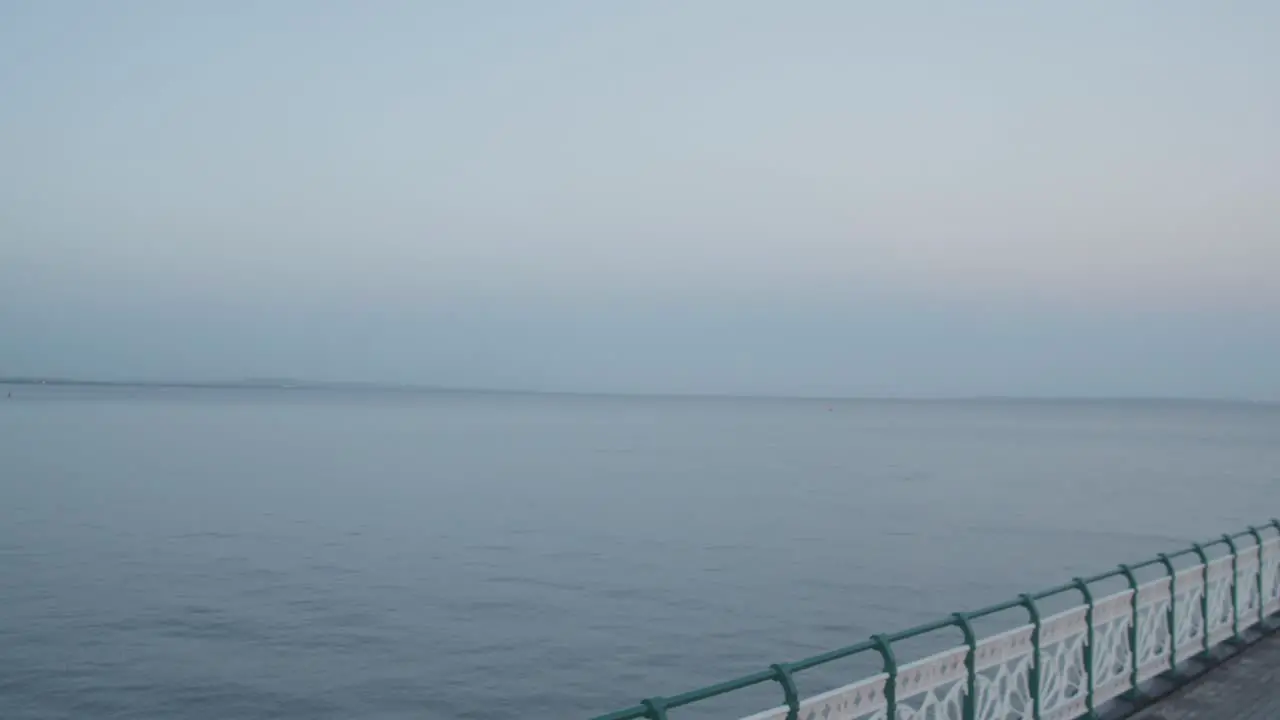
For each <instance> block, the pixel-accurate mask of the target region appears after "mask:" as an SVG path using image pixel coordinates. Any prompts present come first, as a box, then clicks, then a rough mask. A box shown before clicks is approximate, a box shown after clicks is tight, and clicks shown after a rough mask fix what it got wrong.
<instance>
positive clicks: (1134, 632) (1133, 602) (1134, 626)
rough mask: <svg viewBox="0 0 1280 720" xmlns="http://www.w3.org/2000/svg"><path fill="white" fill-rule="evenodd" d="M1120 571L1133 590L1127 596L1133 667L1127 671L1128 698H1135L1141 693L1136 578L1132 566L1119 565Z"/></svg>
mask: <svg viewBox="0 0 1280 720" xmlns="http://www.w3.org/2000/svg"><path fill="white" fill-rule="evenodd" d="M1120 572H1122V573H1124V577H1125V579H1126V580H1128V581H1129V589H1130V590H1132V591H1133V595H1132V596H1131V597H1130V598H1129V607H1130V608H1131V611H1132V613H1133V619H1132V620H1131V621H1130V622H1129V655H1130V657H1131V659H1132V660H1133V663H1132V664H1133V667H1132V668H1131V669H1130V673H1129V684H1130V685H1132V686H1133V689H1132V690H1130V691H1129V697H1130V698H1136V697H1138V696H1139V695H1140V694H1141V693H1139V692H1138V578H1137V577H1136V576H1134V574H1133V568H1131V567H1129V566H1128V565H1121V566H1120Z"/></svg>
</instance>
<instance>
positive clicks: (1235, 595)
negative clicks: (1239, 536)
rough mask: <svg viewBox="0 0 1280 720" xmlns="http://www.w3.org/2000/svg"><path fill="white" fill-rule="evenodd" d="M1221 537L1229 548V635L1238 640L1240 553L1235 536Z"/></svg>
mask: <svg viewBox="0 0 1280 720" xmlns="http://www.w3.org/2000/svg"><path fill="white" fill-rule="evenodd" d="M1222 539H1223V541H1224V542H1226V543H1227V547H1229V548H1231V637H1232V639H1233V640H1234V641H1235V642H1240V553H1239V552H1237V551H1236V541H1235V538H1233V537H1231V536H1230V535H1223V536H1222Z"/></svg>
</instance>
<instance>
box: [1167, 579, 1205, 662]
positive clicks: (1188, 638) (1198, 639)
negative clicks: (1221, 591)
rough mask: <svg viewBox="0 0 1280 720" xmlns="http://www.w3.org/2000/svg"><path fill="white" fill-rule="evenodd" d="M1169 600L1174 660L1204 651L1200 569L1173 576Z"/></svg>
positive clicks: (1202, 587) (1202, 585)
mask: <svg viewBox="0 0 1280 720" xmlns="http://www.w3.org/2000/svg"><path fill="white" fill-rule="evenodd" d="M1174 589H1175V591H1176V593H1177V594H1176V595H1175V596H1174V599H1173V617H1174V625H1175V627H1174V633H1173V637H1174V646H1175V647H1177V648H1178V657H1179V658H1183V659H1185V658H1187V657H1190V656H1191V655H1194V654H1196V653H1198V652H1200V651H1201V650H1203V649H1204V610H1203V608H1202V607H1201V603H1202V602H1203V600H1204V566H1203V565H1196V566H1194V567H1189V568H1187V569H1186V570H1183V571H1181V572H1179V573H1178V574H1177V577H1176V582H1174Z"/></svg>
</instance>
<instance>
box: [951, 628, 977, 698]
mask: <svg viewBox="0 0 1280 720" xmlns="http://www.w3.org/2000/svg"><path fill="white" fill-rule="evenodd" d="M951 617H953V618H955V619H956V625H957V626H958V627H959V628H960V632H962V633H964V644H965V645H968V646H969V653H968V654H967V655H965V659H964V667H965V670H966V671H967V675H968V681H967V682H968V690H967V691H966V693H965V698H964V720H975V718H977V716H978V637H977V635H975V634H974V632H973V625H972V624H971V623H970V622H969V616H968V614H966V613H953V614H952V615H951Z"/></svg>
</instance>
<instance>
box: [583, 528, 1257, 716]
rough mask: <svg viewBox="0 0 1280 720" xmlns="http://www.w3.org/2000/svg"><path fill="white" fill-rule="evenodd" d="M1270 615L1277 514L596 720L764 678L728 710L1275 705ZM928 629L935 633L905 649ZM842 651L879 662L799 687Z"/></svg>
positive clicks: (673, 705)
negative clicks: (746, 701) (836, 681)
mask: <svg viewBox="0 0 1280 720" xmlns="http://www.w3.org/2000/svg"><path fill="white" fill-rule="evenodd" d="M1278 626H1280V520H1273V521H1271V523H1270V524H1268V525H1263V526H1256V527H1250V528H1248V529H1247V530H1245V531H1243V532H1238V533H1235V534H1227V535H1222V536H1220V537H1218V538H1215V539H1213V540H1211V541H1209V542H1204V543H1195V544H1193V545H1191V546H1189V547H1186V548H1183V549H1180V550H1177V551H1175V552H1170V553H1167V554H1161V555H1159V556H1157V557H1155V558H1149V559H1147V560H1145V561H1143V562H1139V563H1134V564H1125V565H1119V566H1117V567H1116V569H1114V570H1111V571H1108V572H1103V573H1099V574H1097V575H1094V576H1091V577H1084V578H1075V579H1073V580H1071V581H1070V582H1066V583H1064V584H1062V585H1059V586H1057V587H1053V588H1049V589H1047V590H1043V591H1040V592H1037V593H1026V594H1023V595H1021V596H1019V597H1017V598H1014V599H1010V600H1008V601H1006V602H1003V603H999V604H996V605H992V606H990V607H986V608H982V609H979V610H975V611H971V612H957V613H954V614H953V615H951V616H949V617H946V618H941V619H939V620H937V621H934V622H932V623H927V624H925V625H921V626H919V627H916V628H912V629H909V630H905V631H901V632H896V633H889V634H880V635H874V636H872V637H871V638H868V639H867V640H865V641H863V642H860V643H857V644H854V645H850V646H847V647H843V648H838V649H835V650H831V651H829V652H826V653H822V654H820V655H815V656H813V657H809V658H805V659H802V660H798V661H794V662H781V663H774V664H771V665H768V666H767V667H766V668H764V669H762V670H760V671H759V672H756V673H753V674H751V675H746V676H743V677H740V678H736V679H733V680H728V681H726V682H722V683H718V684H716V685H711V686H707V687H704V688H699V689H696V690H691V691H689V692H685V693H681V694H679V695H673V696H656V697H650V698H647V699H645V700H643V701H641V702H640V703H639V704H637V705H634V706H631V707H628V708H625V709H622V710H618V711H616V712H612V713H608V714H606V715H601V716H599V717H597V718H596V719H595V720H676V719H677V718H679V717H681V714H682V712H689V711H692V710H694V709H695V708H696V707H699V706H701V705H703V704H704V703H708V702H709V701H712V700H713V699H717V698H719V699H723V697H724V696H729V695H731V694H733V693H737V692H739V691H742V690H745V689H747V688H753V687H758V686H765V687H767V686H772V687H773V688H774V690H775V691H776V693H777V697H778V700H779V701H778V702H777V704H776V705H774V706H773V707H767V706H766V707H765V708H763V709H761V710H760V711H758V712H755V713H750V714H746V715H741V714H738V715H735V716H736V717H742V718H743V719H744V720H1015V719H1016V720H1072V719H1073V718H1096V719H1102V720H1112V719H1113V718H1115V719H1118V718H1133V719H1135V720H1211V719H1212V720H1264V719H1265V720H1277V719H1280V634H1277V633H1276V630H1277V627H1278ZM948 636H950V637H955V636H958V637H959V639H960V642H959V643H958V644H954V641H948V640H947V638H948ZM930 640H932V641H933V645H934V646H938V645H942V646H943V649H941V650H939V651H937V652H933V653H932V654H927V655H926V656H924V657H920V658H918V659H915V658H913V657H912V656H911V654H910V651H911V649H915V648H919V647H921V645H922V644H923V645H924V646H928V645H929V641H930ZM847 659H864V660H872V659H874V660H878V661H879V663H878V665H879V668H880V671H879V672H877V673H874V674H869V675H867V676H865V677H863V678H862V679H860V680H857V681H855V682H852V683H849V684H847V685H842V686H839V687H835V688H830V689H824V690H820V691H818V692H816V693H812V694H811V693H809V692H806V691H805V690H807V689H808V688H807V687H805V686H803V684H802V683H803V676H804V673H805V671H806V670H810V669H812V668H815V667H819V666H823V665H826V664H828V663H832V662H836V661H841V660H847ZM802 687H805V690H802V689H801V688H802ZM688 716H693V715H692V714H690V715H688Z"/></svg>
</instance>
